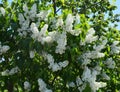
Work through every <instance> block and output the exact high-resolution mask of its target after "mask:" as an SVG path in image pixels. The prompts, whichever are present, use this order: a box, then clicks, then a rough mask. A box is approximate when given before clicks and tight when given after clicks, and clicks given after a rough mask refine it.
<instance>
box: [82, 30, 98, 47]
mask: <svg viewBox="0 0 120 92" xmlns="http://www.w3.org/2000/svg"><path fill="white" fill-rule="evenodd" d="M94 34H95V30H94V29H93V28H90V29H89V30H88V33H87V35H86V37H85V41H84V42H82V41H80V45H85V44H86V43H92V42H93V41H96V40H98V36H94Z"/></svg>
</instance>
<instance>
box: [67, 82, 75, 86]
mask: <svg viewBox="0 0 120 92" xmlns="http://www.w3.org/2000/svg"><path fill="white" fill-rule="evenodd" d="M68 85H69V87H75V86H76V85H75V83H74V82H70V83H69V84H68Z"/></svg>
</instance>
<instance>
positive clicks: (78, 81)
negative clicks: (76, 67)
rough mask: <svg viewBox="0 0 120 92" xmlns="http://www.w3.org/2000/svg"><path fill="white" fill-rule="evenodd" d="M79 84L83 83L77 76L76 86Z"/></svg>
mask: <svg viewBox="0 0 120 92" xmlns="http://www.w3.org/2000/svg"><path fill="white" fill-rule="evenodd" d="M81 84H83V82H82V80H81V78H80V77H79V76H77V78H76V85H77V86H80V85H81Z"/></svg>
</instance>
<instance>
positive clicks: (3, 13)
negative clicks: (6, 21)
mask: <svg viewBox="0 0 120 92" xmlns="http://www.w3.org/2000/svg"><path fill="white" fill-rule="evenodd" d="M0 12H1V13H2V15H3V16H5V9H4V8H3V7H0Z"/></svg>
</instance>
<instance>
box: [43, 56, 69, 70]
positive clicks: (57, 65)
mask: <svg viewBox="0 0 120 92" xmlns="http://www.w3.org/2000/svg"><path fill="white" fill-rule="evenodd" d="M45 58H46V59H47V61H48V63H49V66H48V68H49V69H52V71H53V72H56V71H58V70H61V69H62V68H65V67H66V66H67V65H68V64H69V62H68V61H67V60H65V61H63V62H59V63H55V62H54V58H53V56H52V55H50V54H45Z"/></svg>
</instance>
